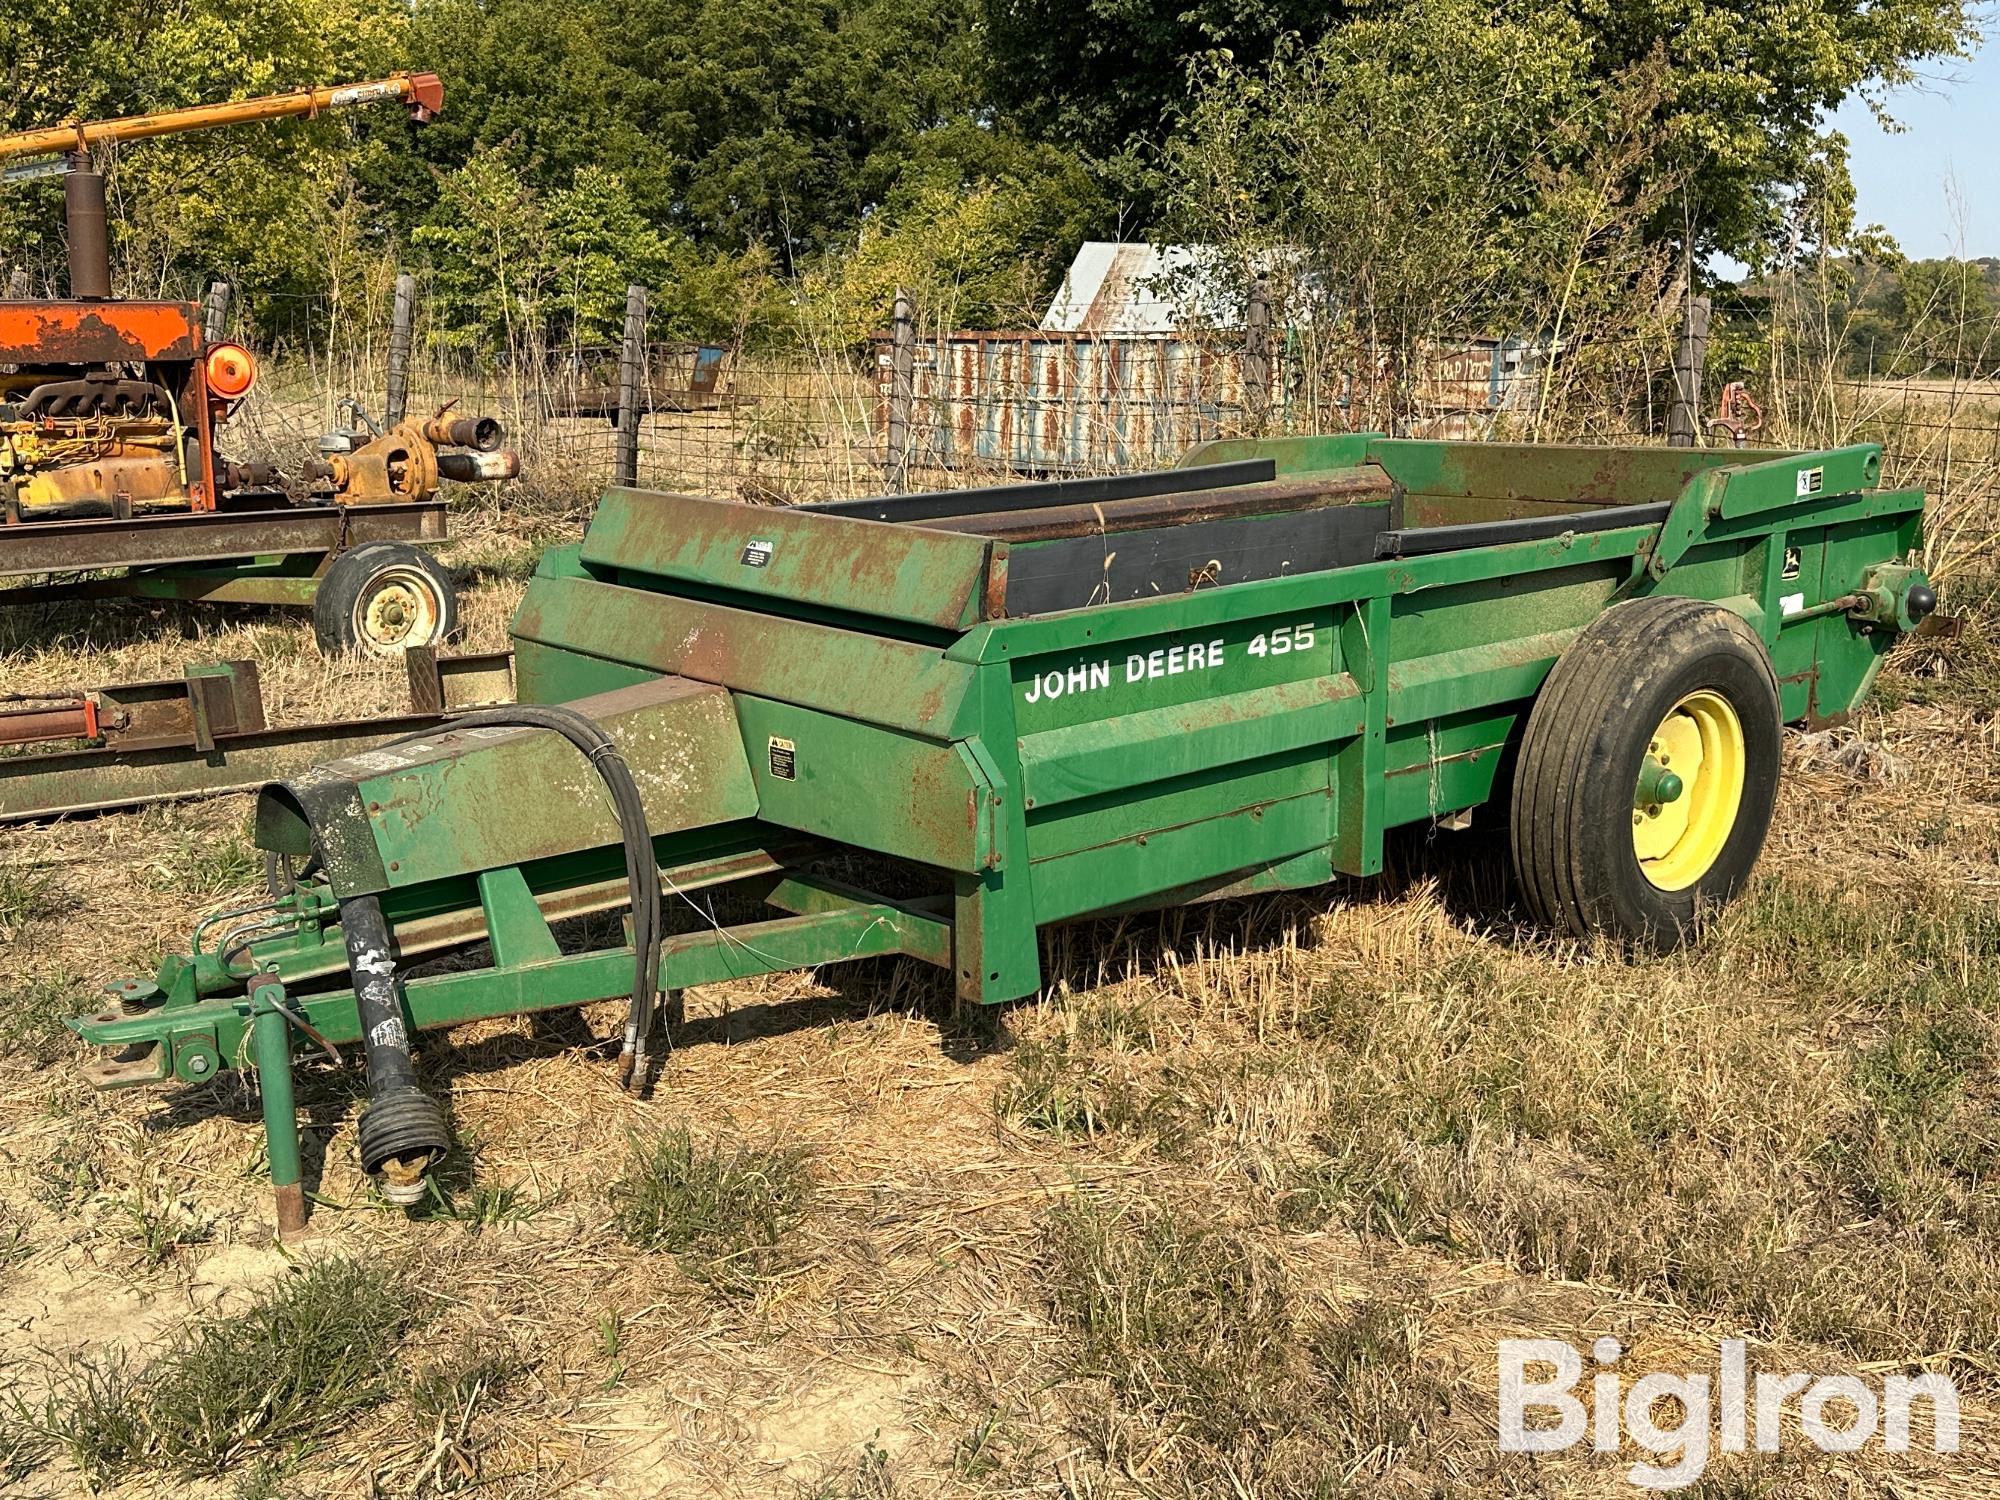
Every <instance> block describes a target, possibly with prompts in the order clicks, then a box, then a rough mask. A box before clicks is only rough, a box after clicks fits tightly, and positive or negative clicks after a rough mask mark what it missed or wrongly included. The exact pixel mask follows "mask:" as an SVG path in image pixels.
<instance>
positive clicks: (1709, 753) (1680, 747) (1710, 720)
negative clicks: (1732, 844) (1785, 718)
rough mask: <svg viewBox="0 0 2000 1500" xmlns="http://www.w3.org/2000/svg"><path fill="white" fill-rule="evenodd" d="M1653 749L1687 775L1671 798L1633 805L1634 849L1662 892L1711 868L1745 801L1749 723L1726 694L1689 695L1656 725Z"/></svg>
mask: <svg viewBox="0 0 2000 1500" xmlns="http://www.w3.org/2000/svg"><path fill="white" fill-rule="evenodd" d="M1646 754H1647V755H1649V756H1651V757H1652V758H1653V759H1654V760H1656V761H1658V762H1659V763H1660V766H1661V767H1662V768H1663V769H1665V770H1668V771H1671V772H1672V773H1673V774H1674V775H1676V776H1678V777H1679V778H1680V782H1681V794H1680V796H1678V797H1676V798H1674V799H1673V801H1671V802H1651V803H1648V802H1641V801H1638V800H1637V799H1636V798H1635V805H1634V807H1633V809H1632V852H1633V853H1634V854H1636V855H1637V856H1638V857H1639V870H1640V873H1641V874H1643V875H1644V876H1645V877H1646V878H1647V879H1648V880H1650V881H1651V882H1652V883H1653V884H1654V885H1655V886H1657V887H1658V888H1659V889H1660V890H1663V891H1684V890H1686V889H1687V888H1688V887H1689V886H1691V885H1693V884H1694V883H1695V882H1696V881H1697V880H1699V879H1701V877H1702V876H1704V875H1706V874H1707V873H1708V872H1709V869H1710V867H1711V866H1713V865H1714V863H1715V861H1716V860H1717V859H1718V858H1719V857H1720V856H1721V854H1722V846H1723V845H1724V844H1726V843H1728V842H1729V832H1730V830H1731V829H1732V828H1734V827H1735V826H1736V813H1737V810H1738V809H1739V808H1740V807H1741V806H1742V805H1743V779H1744V762H1745V756H1744V750H1743V724H1742V721H1741V720H1739V719H1738V718H1737V717H1736V710H1735V709H1733V708H1731V707H1730V706H1729V701H1728V700H1727V699H1726V698H1724V697H1723V696H1722V695H1721V694H1720V693H1713V692H1708V691H1702V692H1699V693H1689V694H1688V695H1687V697H1685V698H1683V699H1681V701H1680V702H1678V703H1676V704H1675V705H1674V706H1673V708H1672V710H1671V711H1670V712H1669V713H1668V714H1667V716H1666V717H1665V718H1664V719H1662V720H1661V721H1660V727H1659V728H1657V729H1655V730H1654V731H1653V737H1652V740H1651V742H1650V743H1649V744H1648V746H1647V748H1646Z"/></svg>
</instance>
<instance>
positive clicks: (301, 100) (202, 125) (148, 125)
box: [0, 73, 444, 157]
mask: <svg viewBox="0 0 2000 1500" xmlns="http://www.w3.org/2000/svg"><path fill="white" fill-rule="evenodd" d="M388 100H401V101H403V102H405V103H407V104H408V105H409V107H410V115H411V117H412V118H413V119H415V120H417V121H418V122H419V123H423V122H426V121H428V120H429V119H430V118H431V116H433V115H435V114H436V113H437V112H438V111H439V110H440V109H442V108H443V107H444V85H443V84H442V83H440V82H439V81H438V76H437V74H435V73H392V74H391V75H390V76H389V77H387V78H379V79H375V80H373V81H371V82H368V83H342V84H335V85H333V86H331V87H329V88H319V89H295V90H293V91H292V92H291V93H288V94H267V95H265V96H264V97H263V98H260V99H242V100H238V101H237V102H235V103H233V104H196V105H193V106H191V107H189V108H187V109H163V110H160V111H159V112H157V113H155V114H150V115H126V116H124V117H123V118H122V119H117V120H77V121H72V122H71V123H69V124H67V125H50V126H45V127H44V128H42V129H40V130H16V131H13V132H12V133H10V134H7V135H0V157H9V156H38V155H45V154H47V153H50V152H56V151H83V150H87V149H88V148H89V147H91V146H93V145H95V144H96V143H97V142H99V141H143V140H147V139H149V138H150V137H152V136H156V135H173V134H175V133H177V132H179V131H183V130H209V129H212V128H214V127H216V126H219V125H247V124H254V123H255V122H257V121H259V120H283V119H288V118H291V117H293V116H295V115H316V114H318V113H320V112H321V111H322V110H328V109H345V108H347V107H349V106H350V105H356V104H378V103H383V102H385V101H388Z"/></svg>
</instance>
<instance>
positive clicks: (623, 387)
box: [611, 283, 646, 485]
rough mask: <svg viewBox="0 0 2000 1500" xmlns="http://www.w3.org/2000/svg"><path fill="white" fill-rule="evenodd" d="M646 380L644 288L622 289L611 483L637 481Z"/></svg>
mask: <svg viewBox="0 0 2000 1500" xmlns="http://www.w3.org/2000/svg"><path fill="white" fill-rule="evenodd" d="M645 379H646V289H645V288H644V287H642V286H639V285H638V284H636V283H634V284H633V285H631V286H628V287H626V288H625V341H624V343H623V344H621V345H620V346H619V350H618V452H617V458H616V462H615V463H614V464H613V466H612V472H611V482H612V483H613V484H626V485H630V484H637V483H638V482H639V418H640V415H641V412H640V409H639V403H640V401H641V400H642V399H643V397H644V394H645Z"/></svg>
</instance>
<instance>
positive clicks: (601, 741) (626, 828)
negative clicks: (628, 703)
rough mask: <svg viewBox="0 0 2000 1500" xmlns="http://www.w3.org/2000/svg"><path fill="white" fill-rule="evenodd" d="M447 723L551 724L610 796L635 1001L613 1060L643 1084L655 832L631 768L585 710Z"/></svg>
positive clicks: (652, 966)
mask: <svg viewBox="0 0 2000 1500" xmlns="http://www.w3.org/2000/svg"><path fill="white" fill-rule="evenodd" d="M451 728H452V729H454V730H458V729H481V728H505V729H552V730H554V731H555V732H556V733H557V734H560V735H561V736H562V737H563V738H564V739H566V740H568V741H569V742H570V743H571V744H572V745H574V746H576V748H577V749H578V750H581V751H582V752H583V753H584V755H585V756H586V757H588V758H589V760H590V763H591V765H592V766H593V767H595V768H596V771H597V774H598V776H599V777H600V778H602V780H603V782H604V787H605V790H606V791H607V792H609V793H610V795H611V807H612V811H613V812H614V813H615V814H616V815H617V818H618V831H619V834H620V836H621V837H622V839H623V842H624V845H625V882H626V886H627V888H628V891H629V894H630V896H631V900H632V950H633V953H634V955H635V961H634V973H633V976H632V1003H631V1006H630V1008H629V1009H628V1011H627V1012H626V1019H625V1038H624V1046H623V1048H622V1049H621V1051H620V1053H619V1059H618V1082H619V1085H620V1086H621V1087H643V1086H644V1085H645V1081H646V1041H647V1039H648V1038H649V1037H650V1036H651V1035H652V1031H653V1019H654V1008H655V1004H656V1002H657V1000H658V998H659V993H660V940H661V937H662V935H663V934H662V931H661V928H662V922H661V916H660V867H659V864H658V862H657V861H656V860H655V858H654V855H653V835H652V831H651V829H649V828H648V827H647V825H646V808H645V804H644V803H643V802H642V801H641V800H640V797H639V786H638V783H637V782H635V781H634V780H633V779H632V768H631V767H630V766H628V765H627V764H626V763H625V757H624V756H623V755H621V754H620V753H619V750H618V744H617V742H616V741H615V740H613V739H612V738H611V736H610V735H608V734H606V733H605V732H604V728H603V726H602V725H600V724H599V723H598V722H597V721H596V720H595V719H593V718H591V717H590V716H589V715H588V714H585V713H581V712H579V711H578V710H576V709H574V708H562V707H559V706H557V705H554V704H512V705H509V706H507V707H503V708H481V709H474V710H472V711H470V712H468V713H463V714H460V715H458V716H457V717H456V718H454V719H453V720H452V723H451Z"/></svg>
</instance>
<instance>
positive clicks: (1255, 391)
mask: <svg viewBox="0 0 2000 1500" xmlns="http://www.w3.org/2000/svg"><path fill="white" fill-rule="evenodd" d="M1270 413H1271V283H1270V282H1269V281H1267V280H1266V279H1265V278H1264V277H1262V276H1259V277H1258V278H1257V280H1256V281H1255V282H1253V283H1252V284H1251V287H1250V300H1249V302H1248V303H1247V304H1245V306H1244V309H1243V414H1244V415H1245V416H1246V417H1248V418H1249V419H1250V430H1251V431H1252V432H1253V433H1261V432H1262V431H1263V430H1264V422H1265V420H1266V419H1267V418H1268V417H1269V416H1270Z"/></svg>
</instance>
